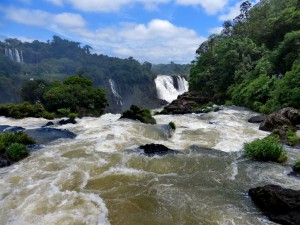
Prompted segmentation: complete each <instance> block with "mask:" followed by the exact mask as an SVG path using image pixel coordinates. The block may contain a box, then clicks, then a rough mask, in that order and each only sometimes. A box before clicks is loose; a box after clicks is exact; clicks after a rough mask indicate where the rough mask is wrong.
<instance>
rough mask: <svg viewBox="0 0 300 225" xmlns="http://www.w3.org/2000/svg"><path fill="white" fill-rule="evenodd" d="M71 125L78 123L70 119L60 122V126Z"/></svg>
mask: <svg viewBox="0 0 300 225" xmlns="http://www.w3.org/2000/svg"><path fill="white" fill-rule="evenodd" d="M69 123H72V124H76V123H77V122H76V120H75V119H73V118H69V119H66V120H64V119H62V120H60V121H59V122H58V124H59V125H65V124H69Z"/></svg>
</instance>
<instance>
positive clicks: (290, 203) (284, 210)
mask: <svg viewBox="0 0 300 225" xmlns="http://www.w3.org/2000/svg"><path fill="white" fill-rule="evenodd" d="M249 195H250V197H251V199H252V201H253V202H254V203H255V204H256V205H257V206H258V208H260V209H261V210H262V212H263V213H264V214H265V215H266V216H268V217H269V219H270V220H272V221H274V222H276V223H280V224H290V225H292V224H293V225H295V224H300V191H296V190H292V189H285V188H282V187H280V186H277V185H266V186H263V187H257V188H252V189H250V190H249Z"/></svg>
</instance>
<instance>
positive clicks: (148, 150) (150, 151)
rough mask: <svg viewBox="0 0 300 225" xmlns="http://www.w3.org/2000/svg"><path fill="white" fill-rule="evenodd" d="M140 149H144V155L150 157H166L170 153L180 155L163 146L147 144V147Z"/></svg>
mask: <svg viewBox="0 0 300 225" xmlns="http://www.w3.org/2000/svg"><path fill="white" fill-rule="evenodd" d="M139 148H140V149H143V150H144V153H145V154H146V155H148V156H154V155H166V154H169V153H178V151H175V150H173V149H170V148H168V147H166V146H164V145H161V144H146V145H142V146H140V147H139Z"/></svg>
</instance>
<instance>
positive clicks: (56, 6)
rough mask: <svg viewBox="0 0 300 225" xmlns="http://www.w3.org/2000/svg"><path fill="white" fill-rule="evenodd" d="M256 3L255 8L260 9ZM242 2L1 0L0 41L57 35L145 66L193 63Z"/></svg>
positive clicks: (26, 39)
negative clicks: (211, 37) (131, 58)
mask: <svg viewBox="0 0 300 225" xmlns="http://www.w3.org/2000/svg"><path fill="white" fill-rule="evenodd" d="M254 1H257V0H253V2H252V5H253V4H255V2H254ZM242 2H243V1H239V0H1V1H0V38H1V37H2V39H3V38H4V37H8V38H18V39H20V40H22V41H27V42H31V41H33V40H39V41H44V42H46V41H47V40H51V39H52V36H53V35H58V36H60V37H61V38H64V39H68V40H71V41H76V42H80V43H82V44H83V45H86V44H87V45H90V46H91V47H92V48H93V50H92V51H93V52H94V53H97V54H104V55H108V56H113V57H119V58H128V57H133V58H135V59H137V60H139V61H140V62H144V61H148V62H151V63H155V64H158V63H169V62H171V61H173V62H175V63H190V62H191V61H192V60H194V59H195V56H196V55H195V51H196V50H197V48H198V46H199V45H200V44H201V43H202V42H203V41H205V40H206V39H207V38H208V37H209V35H211V34H213V33H219V32H220V31H221V29H222V24H223V22H224V21H225V20H231V19H233V18H235V17H236V16H237V15H238V14H239V6H240V4H241V3H242Z"/></svg>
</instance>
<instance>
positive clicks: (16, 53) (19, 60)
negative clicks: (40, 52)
mask: <svg viewBox="0 0 300 225" xmlns="http://www.w3.org/2000/svg"><path fill="white" fill-rule="evenodd" d="M15 56H16V57H15V58H16V62H18V63H21V57H20V54H19V51H18V50H17V49H15Z"/></svg>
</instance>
